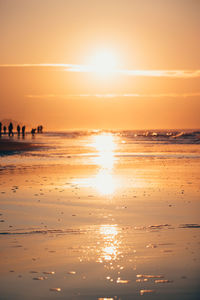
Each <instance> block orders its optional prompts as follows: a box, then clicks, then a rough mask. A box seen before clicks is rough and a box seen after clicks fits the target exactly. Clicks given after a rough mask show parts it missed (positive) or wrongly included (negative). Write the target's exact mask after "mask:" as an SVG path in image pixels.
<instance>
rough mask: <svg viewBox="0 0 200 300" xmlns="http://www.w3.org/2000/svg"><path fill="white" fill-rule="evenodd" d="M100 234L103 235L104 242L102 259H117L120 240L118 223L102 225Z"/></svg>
mask: <svg viewBox="0 0 200 300" xmlns="http://www.w3.org/2000/svg"><path fill="white" fill-rule="evenodd" d="M99 232H100V234H101V235H102V237H103V240H104V243H103V247H102V248H101V256H100V261H102V262H103V261H111V260H113V261H114V260H116V259H117V256H118V254H119V244H120V242H119V240H118V239H117V235H118V233H119V229H118V226H117V225H101V226H100V229H99Z"/></svg>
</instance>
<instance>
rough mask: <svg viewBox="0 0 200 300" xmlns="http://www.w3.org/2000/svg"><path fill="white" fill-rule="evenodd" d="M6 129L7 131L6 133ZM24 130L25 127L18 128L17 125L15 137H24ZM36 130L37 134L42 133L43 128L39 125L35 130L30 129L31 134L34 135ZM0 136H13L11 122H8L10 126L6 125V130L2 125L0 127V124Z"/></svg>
mask: <svg viewBox="0 0 200 300" xmlns="http://www.w3.org/2000/svg"><path fill="white" fill-rule="evenodd" d="M7 129H8V131H7ZM25 130H26V126H25V125H24V126H22V127H20V125H17V135H18V136H20V134H22V136H23V137H24V136H25ZM36 130H37V133H42V132H43V126H42V125H39V126H38V127H37V128H32V130H31V134H32V135H35V133H36ZM2 134H8V136H13V135H14V132H13V124H12V122H10V124H9V125H8V128H7V127H6V126H5V125H4V126H3V125H2V123H1V122H0V136H1V135H2Z"/></svg>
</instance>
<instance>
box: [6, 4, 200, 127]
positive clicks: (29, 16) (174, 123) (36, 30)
mask: <svg viewBox="0 0 200 300" xmlns="http://www.w3.org/2000/svg"><path fill="white" fill-rule="evenodd" d="M199 14H200V1H199V0H168V1H166V0H148V1H147V0H123V1H121V0H117V1H116V0H101V1H97V0H90V1H89V0H84V1H83V0H73V1H72V0H70V1H67V0H43V1H41V0H40V1H38V0H29V1H27V0H15V1H13V0H0V36H1V56H0V85H1V87H0V101H1V110H0V119H4V118H12V119H15V120H19V121H24V122H29V123H31V124H33V125H34V124H38V123H43V124H44V125H45V127H46V128H47V129H74V128H112V129H119V128H128V129H139V128H141V129H142V128H199V127H200V118H199V115H200V59H199V53H200V41H199V35H200V17H199ZM104 50H105V51H109V53H111V57H112V55H113V57H114V58H115V68H114V69H112V70H111V72H110V71H109V72H105V73H104V72H101V73H100V74H99V72H98V70H97V72H96V69H95V66H92V68H91V64H92V62H93V58H94V57H95V55H96V54H98V53H99V54H101V53H102V51H104ZM98 57H99V56H98V55H97V58H98ZM106 63H107V64H108V65H109V63H110V62H109V60H108V62H106V61H105V60H104V61H102V62H101V61H100V64H98V67H99V65H100V67H102V70H103V69H104V68H105V67H106ZM25 64H26V65H25ZM44 64H48V65H44ZM102 70H101V71H102Z"/></svg>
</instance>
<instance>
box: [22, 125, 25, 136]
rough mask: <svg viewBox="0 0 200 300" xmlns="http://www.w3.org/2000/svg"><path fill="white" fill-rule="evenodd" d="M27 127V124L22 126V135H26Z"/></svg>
mask: <svg viewBox="0 0 200 300" xmlns="http://www.w3.org/2000/svg"><path fill="white" fill-rule="evenodd" d="M25 129H26V127H25V126H22V136H23V137H24V136H25Z"/></svg>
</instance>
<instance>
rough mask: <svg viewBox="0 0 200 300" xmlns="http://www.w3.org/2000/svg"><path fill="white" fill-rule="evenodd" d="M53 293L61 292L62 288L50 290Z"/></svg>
mask: <svg viewBox="0 0 200 300" xmlns="http://www.w3.org/2000/svg"><path fill="white" fill-rule="evenodd" d="M49 290H50V291H51V292H60V291H61V288H50V289H49Z"/></svg>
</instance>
